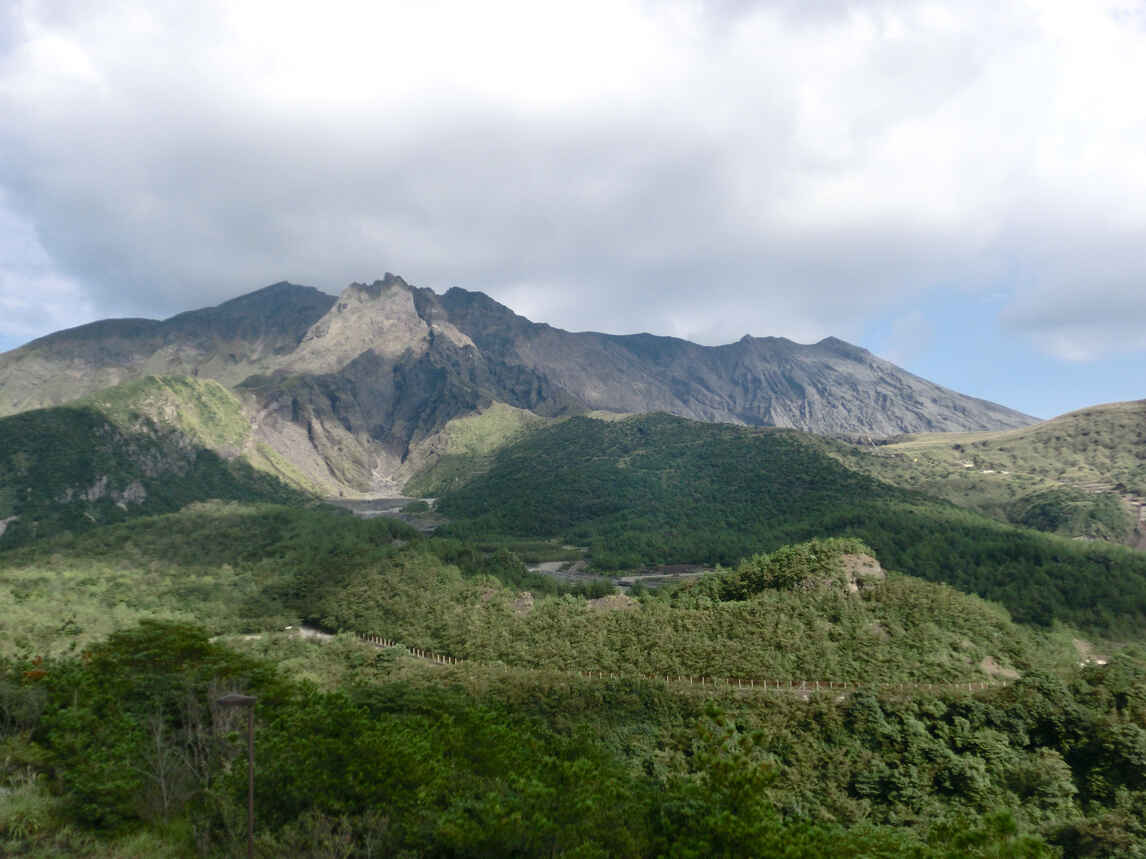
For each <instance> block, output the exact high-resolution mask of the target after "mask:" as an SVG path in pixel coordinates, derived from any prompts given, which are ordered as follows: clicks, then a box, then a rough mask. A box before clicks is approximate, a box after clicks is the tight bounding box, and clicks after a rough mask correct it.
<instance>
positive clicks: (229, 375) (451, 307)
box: [0, 273, 1034, 492]
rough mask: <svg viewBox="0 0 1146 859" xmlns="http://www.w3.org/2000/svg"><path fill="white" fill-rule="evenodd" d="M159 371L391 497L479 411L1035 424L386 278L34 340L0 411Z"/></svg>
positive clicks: (838, 360) (763, 340)
mask: <svg viewBox="0 0 1146 859" xmlns="http://www.w3.org/2000/svg"><path fill="white" fill-rule="evenodd" d="M159 374H180V375H187V376H197V377H202V378H211V379H217V380H219V381H220V382H222V383H223V384H225V385H227V386H228V387H230V388H232V389H233V390H234V391H235V392H236V393H237V394H239V395H240V397H241V398H242V400H243V402H244V404H245V407H246V408H247V411H248V413H249V417H250V420H251V424H252V430H253V433H254V438H255V439H256V441H257V443H260V444H265V445H266V446H268V447H269V448H270V449H272V450H273V451H275V452H277V453H278V454H279V455H281V456H282V457H283V458H285V459H286V460H287V461H288V462H289V463H290V464H291V465H292V467H293V468H295V469H296V470H297V471H298V473H299V474H300V475H302V476H303V477H305V482H306V483H308V484H310V485H311V486H318V487H321V488H323V489H325V490H326V491H335V490H342V489H347V490H351V491H355V492H368V491H378V490H380V489H382V488H384V487H387V486H390V487H392V486H393V485H394V483H393V481H394V479H395V478H396V476H397V475H398V474H399V473H400V472H401V471H402V468H403V465H404V464H406V463H408V462H409V461H410V460H411V457H413V458H414V459H417V458H418V450H419V446H420V445H421V444H422V443H423V442H426V441H428V440H431V439H432V438H433V437H434V435H435V434H436V433H438V432H439V431H441V430H442V428H443V427H445V426H446V424H447V423H448V422H450V421H451V420H453V419H455V418H459V417H463V416H465V415H469V414H473V413H476V412H482V411H484V410H486V409H488V408H489V407H490V406H491V405H493V404H494V403H504V404H506V405H508V406H512V407H514V408H515V409H521V410H527V411H530V412H533V413H535V414H538V415H541V416H546V417H556V416H562V415H569V414H576V413H581V412H587V411H604V412H616V413H636V412H653V411H663V412H668V413H670V414H674V415H679V416H682V417H687V418H691V419H694V420H701V421H719V422H729V423H738V424H747V425H753V426H781V427H793V428H797V429H802V430H807V431H810V432H814V433H819V434H822V435H834V436H849V437H858V438H877V437H889V436H894V435H899V434H902V433H914V432H932V431H955V430H989V429H1007V428H1014V427H1021V426H1025V425H1028V424H1030V423H1033V422H1034V419H1033V418H1031V417H1029V416H1027V415H1024V414H1021V413H1019V412H1016V411H1013V410H1011V409H1008V408H1005V407H1003V406H1000V405H997V404H995V403H990V402H987V401H984V400H980V399H976V398H973V397H968V396H964V395H962V394H959V393H956V392H955V391H951V390H948V389H946V388H943V387H941V386H939V385H936V384H934V383H932V382H929V381H927V380H926V379H922V378H920V377H918V376H914V375H912V374H911V373H908V372H906V371H905V370H903V369H901V368H899V367H897V366H895V365H894V364H891V363H890V362H888V361H884V360H882V359H880V358H877V357H876V356H874V355H872V354H871V353H870V352H868V351H866V350H864V349H861V348H859V347H856V346H853V345H851V344H848V343H845V342H844V341H842V340H838V339H836V338H832V337H829V338H827V339H825V340H822V341H820V342H819V343H815V344H810V345H802V344H799V343H794V342H792V341H790V340H787V339H785V338H782V337H760V338H758V337H748V336H746V337H744V338H743V339H741V340H740V341H738V342H736V343H731V344H728V345H724V346H701V345H698V344H695V343H691V342H688V341H685V340H680V339H676V338H672V337H658V336H655V335H652V334H634V335H624V336H620V335H610V334H598V333H592V332H578V333H574V332H568V331H563V330H561V329H559V328H554V327H552V326H550V325H546V324H543V323H535V322H532V321H530V320H528V319H526V318H524V317H522V316H519V315H517V314H515V313H514V312H513V311H512V310H510V309H509V308H507V307H505V306H504V305H501V304H499V303H498V302H496V301H494V300H493V299H491V298H490V297H489V296H487V295H484V294H483V293H480V292H470V291H467V290H464V289H460V288H456V287H455V288H453V289H450V290H449V291H448V292H446V293H445V294H442V295H439V294H437V293H435V292H433V291H432V290H430V289H424V288H417V287H414V286H411V285H410V284H408V283H407V282H406V281H405V280H403V279H402V278H401V277H399V276H397V275H393V274H389V273H387V274H386V276H385V277H384V278H383V279H382V280H378V281H374V282H373V283H370V284H365V283H354V284H351V285H350V286H348V287H347V288H346V289H345V290H343V292H342V294H341V295H339V296H338V297H337V298H335V297H333V296H330V295H326V294H324V293H322V292H320V291H318V290H316V289H313V288H311V287H305V286H298V285H294V284H290V283H285V282H284V283H278V284H275V285H273V286H268V287H266V288H264V289H260V290H258V291H256V292H253V293H250V294H249V295H245V296H241V297H239V298H236V299H233V300H231V301H228V302H225V303H223V304H220V305H218V306H217V307H212V308H206V309H203V310H196V311H191V312H188V313H182V314H179V315H178V316H174V317H172V318H170V319H167V320H163V321H154V320H146V319H117V320H105V321H102V322H95V323H92V324H90V325H84V326H81V327H79V328H73V329H70V330H67V331H61V332H57V333H55V334H51V335H49V336H47V337H43V338H40V339H39V340H35V341H33V342H31V343H28V344H27V345H25V346H22V347H21V348H19V349H15V350H13V351H11V352H8V353H5V354H3V355H0V415H5V414H14V413H16V412H21V411H26V410H28V409H34V408H40V407H45V406H52V405H58V404H60V403H64V402H67V401H70V400H72V399H75V398H77V397H80V396H84V395H86V394H90V393H93V392H95V391H97V390H100V389H102V388H105V387H107V386H109V385H114V384H118V383H121V382H123V381H127V380H130V379H133V378H138V377H143V376H148V375H159Z"/></svg>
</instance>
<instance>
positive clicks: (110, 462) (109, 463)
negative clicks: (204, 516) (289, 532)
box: [0, 377, 305, 547]
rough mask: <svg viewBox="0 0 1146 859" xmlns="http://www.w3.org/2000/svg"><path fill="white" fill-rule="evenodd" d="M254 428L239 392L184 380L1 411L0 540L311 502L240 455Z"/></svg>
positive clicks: (10, 542)
mask: <svg viewBox="0 0 1146 859" xmlns="http://www.w3.org/2000/svg"><path fill="white" fill-rule="evenodd" d="M248 432H249V426H248V424H247V421H246V418H245V417H244V416H243V413H242V408H241V406H240V405H239V403H238V400H236V399H235V397H234V395H233V394H231V393H230V392H229V391H227V390H226V389H225V388H223V387H222V386H221V385H219V384H218V383H217V382H212V381H200V380H197V379H189V378H183V377H161V378H147V379H143V380H139V381H135V382H129V383H127V384H125V385H121V386H119V387H116V388H109V389H107V390H105V391H101V392H100V393H99V394H97V395H94V396H92V397H90V398H87V399H83V400H77V401H76V402H74V403H72V404H69V405H67V406H58V407H56V408H50V409H38V410H35V411H29V412H22V413H20V414H17V415H11V416H9V417H5V418H0V522H3V523H4V526H3V528H2V529H0V547H6V546H14V545H20V544H22V543H26V542H28V541H29V540H33V539H37V538H43V537H46V536H51V535H52V534H56V533H59V532H61V531H76V530H84V529H87V528H91V527H94V526H96V525H100V524H106V523H110V522H118V521H122V520H124V519H127V518H130V517H132V516H138V515H145V514H154V513H164V512H169V511H173V510H178V509H179V508H180V507H182V506H183V505H184V504H187V503H189V502H191V501H196V500H203V499H208V498H220V499H231V500H246V501H256V500H263V501H279V502H301V501H303V500H305V496H303V495H302V494H301V493H299V492H297V491H296V490H293V489H291V488H289V487H287V486H286V485H285V484H283V483H281V482H280V481H279V480H278V479H276V478H274V477H271V476H269V475H266V474H263V473H261V472H258V471H256V470H255V469H254V468H252V467H251V466H250V465H249V464H248V463H247V462H246V461H244V460H242V459H239V458H237V457H236V455H237V454H238V452H239V450H240V449H241V448H242V445H243V442H244V441H245V439H246V436H247V434H248ZM221 454H224V455H229V456H231V457H234V458H230V459H228V458H225V456H224V455H221Z"/></svg>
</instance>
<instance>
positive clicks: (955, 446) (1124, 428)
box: [825, 401, 1146, 542]
mask: <svg viewBox="0 0 1146 859" xmlns="http://www.w3.org/2000/svg"><path fill="white" fill-rule="evenodd" d="M825 449H827V450H828V452H829V453H831V454H832V455H833V456H836V457H837V458H838V459H840V460H841V461H842V462H844V463H845V464H846V465H848V466H849V467H851V468H855V469H857V470H860V471H863V472H864V473H866V474H870V475H872V476H874V477H877V478H879V479H881V480H885V481H887V482H889V483H894V484H896V485H898V486H904V487H907V488H911V489H918V490H920V491H923V492H926V493H928V494H931V495H935V496H938V497H941V498H945V499H947V500H949V501H952V502H954V503H955V504H958V505H960V506H963V507H968V508H971V509H974V510H978V511H980V512H982V513H986V514H987V515H990V516H993V517H995V518H998V519H1002V520H1004V521H1011V522H1016V523H1019V524H1025V525H1028V526H1030V527H1036V528H1039V529H1040V530H1047V531H1053V532H1057V533H1061V534H1064V535H1066V536H1072V537H1073V536H1085V537H1096V538H1100V539H1106V540H1111V541H1113V542H1133V541H1134V540H1135V539H1136V537H1137V535H1135V526H1136V524H1137V523H1136V521H1135V519H1136V516H1135V515H1134V514H1135V513H1136V512H1137V506H1136V505H1135V506H1134V507H1132V508H1131V509H1127V504H1126V503H1125V501H1124V496H1138V497H1140V498H1141V497H1142V496H1146V401H1138V402H1130V403H1112V404H1109V405H1103V406H1095V407H1093V408H1089V409H1083V410H1081V411H1077V412H1072V413H1070V414H1067V415H1063V416H1061V417H1058V418H1055V419H1054V420H1050V421H1046V422H1045V423H1041V424H1037V425H1035V426H1033V427H1026V428H1023V429H1018V430H1009V431H1005V432H983V433H931V434H926V435H917V436H908V437H906V438H905V439H903V440H902V441H899V442H897V443H895V444H891V445H887V446H884V447H879V448H874V449H870V448H869V449H864V450H862V451H861V450H859V449H856V448H850V447H846V446H843V445H831V444H826V445H825Z"/></svg>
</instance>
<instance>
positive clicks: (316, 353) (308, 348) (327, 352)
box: [286, 272, 473, 373]
mask: <svg viewBox="0 0 1146 859" xmlns="http://www.w3.org/2000/svg"><path fill="white" fill-rule="evenodd" d="M434 335H438V336H442V337H445V338H446V339H447V340H449V341H450V342H451V343H453V344H454V345H455V346H471V347H472V346H473V342H472V341H471V340H470V339H469V338H468V337H466V335H464V334H462V333H461V332H460V331H458V330H457V329H456V328H455V327H454V326H453V325H451V324H450V323H449V321H447V320H445V319H441V320H432V319H425V318H423V317H422V316H421V315H420V314H419V313H418V308H417V307H416V306H415V303H414V291H413V289H411V287H410V285H409V284H407V283H406V281H404V280H403V279H402V278H400V277H398V276H397V275H393V274H390V273H389V272H387V273H386V277H385V278H384V279H383V280H376V281H374V283H372V284H369V285H367V284H364V283H352V284H350V286H348V287H346V289H344V290H343V291H342V294H341V295H340V296H339V297H338V301H336V302H335V303H334V306H333V307H331V308H330V310H329V311H327V313H326V315H325V316H323V317H322V318H321V319H319V320H318V321H317V322H316V323H314V325H312V326H311V327H310V329H309V330H308V331H307V332H306V334H305V335H303V338H302V341H301V342H300V343H299V345H298V348H297V349H295V351H294V353H293V354H292V355H291V358H290V360H289V361H288V362H287V364H286V369H288V370H291V371H293V372H305V373H334V372H337V371H338V370H340V369H342V368H343V367H345V366H346V365H347V364H349V363H350V362H351V361H353V360H354V359H355V358H357V357H358V356H360V355H362V354H363V353H364V352H373V353H374V354H375V355H377V356H379V357H381V358H388V359H391V360H395V359H398V358H400V357H402V356H403V355H405V354H407V353H409V354H410V355H411V356H413V357H419V356H421V355H423V354H425V352H426V350H427V349H428V348H429V346H430V343H431V341H432V340H433V338H434Z"/></svg>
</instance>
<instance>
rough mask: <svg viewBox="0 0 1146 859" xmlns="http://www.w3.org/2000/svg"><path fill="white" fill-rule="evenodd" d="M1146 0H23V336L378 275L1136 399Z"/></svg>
mask: <svg viewBox="0 0 1146 859" xmlns="http://www.w3.org/2000/svg"><path fill="white" fill-rule="evenodd" d="M1143 81H1146V0H1134V2H1131V0H1117V1H1116V0H1110V2H1108V0H1086V2H1078V0H1068V2H1057V0H989V2H988V1H987V0H984V2H979V0H957V2H912V0H855V2H848V0H819V2H817V0H768V2H752V0H709V2H702V0H689V1H688V2H686V0H679V2H678V0H577V2H567V3H566V2H537V0H505V2H503V0H483V2H481V3H473V2H437V0H420V2H418V3H408V2H390V1H389V0H373V2H368V3H359V2H347V0H325V2H323V3H313V2H307V3H296V2H291V0H251V2H248V0H197V2H195V3H186V2H183V0H122V2H112V0H59V2H41V0H8V2H6V3H4V4H0V350H6V349H10V348H14V347H16V346H18V345H20V344H21V343H24V342H26V341H28V340H30V339H33V338H35V337H38V336H41V335H43V334H46V333H49V332H51V331H54V330H58V329H61V328H65V327H69V326H73V325H77V324H81V323H84V322H88V321H91V320H94V319H99V318H106V317H110V316H146V317H153V318H162V317H165V316H169V315H172V314H174V313H177V312H180V311H183V310H188V309H192V308H196V307H202V306H206V305H210V304H216V303H218V302H220V301H223V300H226V299H228V298H232V297H234V296H236V295H239V294H242V293H245V292H249V291H251V290H254V289H257V288H259V287H261V286H264V285H267V284H270V283H274V282H277V281H280V280H290V281H292V282H295V283H303V284H308V285H312V286H317V287H318V288H320V289H323V290H324V291H327V292H331V293H335V294H336V293H337V292H338V291H339V290H341V289H342V288H343V287H345V286H346V285H347V284H349V283H350V282H352V281H372V280H374V279H376V278H380V277H381V276H382V275H383V273H384V272H386V271H391V272H395V273H398V274H401V275H402V276H403V277H405V278H406V280H407V281H409V282H411V283H414V284H416V285H418V286H428V287H431V288H433V289H434V290H436V291H438V292H444V291H445V290H446V289H448V288H450V287H452V286H461V287H464V288H466V289H471V290H481V291H484V292H486V293H488V294H489V295H491V296H493V297H494V298H496V299H497V300H499V301H501V302H503V303H504V304H507V305H508V306H509V307H511V308H512V309H514V310H515V311H517V312H518V313H521V314H523V315H525V316H528V317H529V318H531V319H534V320H535V321H544V322H549V323H551V324H554V325H557V326H559V327H562V328H567V329H571V330H586V329H587V330H598V331H606V332H613V333H630V332H638V331H649V332H652V333H655V334H664V335H671V336H677V337H685V338H688V339H691V340H695V341H698V342H701V343H706V344H718V343H724V342H730V341H733V340H736V339H739V338H740V337H741V336H743V335H744V334H746V333H748V334H752V335H754V336H784V337H788V338H791V339H793V340H796V341H798V342H814V341H817V340H819V339H821V338H823V337H826V336H829V335H832V336H837V337H840V338H843V339H845V340H848V341H850V342H853V343H856V344H858V345H861V346H864V347H866V348H868V349H871V350H872V351H873V352H875V353H876V354H877V355H880V356H882V357H885V358H887V359H889V360H891V361H894V362H896V363H898V364H900V365H901V366H903V367H905V368H906V369H908V370H910V371H912V372H914V373H917V374H919V375H922V376H925V377H927V378H929V379H932V380H933V381H936V382H938V383H940V384H943V385H946V386H948V387H951V388H954V389H956V390H959V391H961V392H963V393H967V394H972V395H974V396H979V397H984V398H987V399H991V400H995V401H997V402H1001V403H1003V404H1005V405H1008V406H1011V407H1013V408H1017V409H1019V410H1021V411H1025V412H1027V413H1029V414H1033V415H1036V416H1039V417H1051V416H1053V415H1055V414H1060V413H1063V412H1066V411H1070V410H1073V409H1077V408H1082V407H1085V406H1087V405H1093V404H1096V403H1100V402H1109V401H1114V400H1128V399H1140V398H1143V397H1146V374H1144V373H1143V370H1144V369H1146V324H1144V321H1146V252H1144V250H1146V98H1143V97H1142V84H1143Z"/></svg>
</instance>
